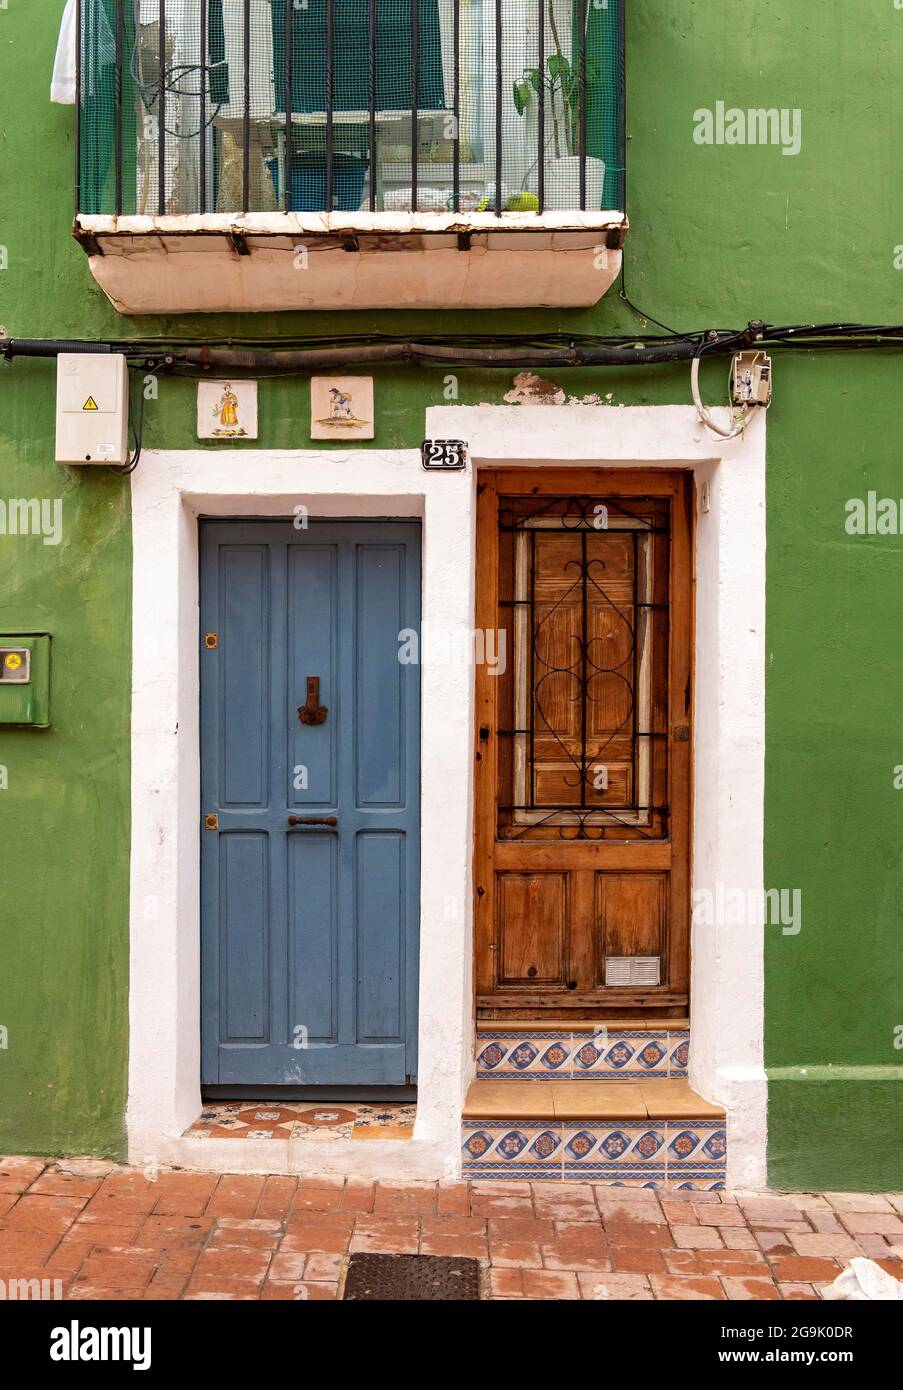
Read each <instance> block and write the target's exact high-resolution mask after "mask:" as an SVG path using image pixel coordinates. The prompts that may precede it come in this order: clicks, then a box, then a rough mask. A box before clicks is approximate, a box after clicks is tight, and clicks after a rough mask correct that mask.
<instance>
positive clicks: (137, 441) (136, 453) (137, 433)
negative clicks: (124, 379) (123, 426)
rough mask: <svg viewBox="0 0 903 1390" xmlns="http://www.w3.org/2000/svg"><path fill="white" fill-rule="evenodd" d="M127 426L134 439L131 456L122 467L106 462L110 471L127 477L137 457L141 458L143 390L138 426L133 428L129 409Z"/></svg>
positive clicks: (135, 463)
mask: <svg viewBox="0 0 903 1390" xmlns="http://www.w3.org/2000/svg"><path fill="white" fill-rule="evenodd" d="M129 398H130V399H131V392H129ZM129 428H130V429H131V431H132V439H133V441H134V450H133V452H132V457H131V458H130V459H129V460H128V461H127V462H126V463H125V464H123V465H122V467H119V466H118V465H116V464H114V463H108V464H107V467H108V468H109V470H110V472H111V473H118V474H119V477H120V478H127V477H128V476H129V474H130V473H134V471H135V469H136V468H137V467H138V461H139V459H140V458H141V445H142V441H143V437H144V392H143V391H142V392H141V404H140V406H139V407H138V428H137V429H136V428H135V425H134V422H133V420H132V412H131V411H129Z"/></svg>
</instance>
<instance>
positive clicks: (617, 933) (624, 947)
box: [595, 873, 670, 986]
mask: <svg viewBox="0 0 903 1390" xmlns="http://www.w3.org/2000/svg"><path fill="white" fill-rule="evenodd" d="M668 878H669V875H668V874H606V873H597V874H596V875H595V880H596V882H595V909H596V926H597V941H598V949H597V953H596V961H597V977H596V984H597V986H602V985H604V984H605V960H606V957H608V956H661V955H663V954H664V949H665V944H666V942H667V939H668V915H669V906H670V891H669V888H670V885H669V882H668Z"/></svg>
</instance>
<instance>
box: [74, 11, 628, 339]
mask: <svg viewBox="0 0 903 1390" xmlns="http://www.w3.org/2000/svg"><path fill="white" fill-rule="evenodd" d="M622 6H623V0H81V3H80V6H79V16H78V26H77V27H78V32H79V34H80V43H79V51H78V54H77V105H76V113H77V139H76V147H77V156H76V159H77V180H76V181H77V189H76V220H75V229H74V230H75V236H76V237H77V239H78V240H79V241H80V242H81V244H82V246H83V247H84V249H85V250H86V251H87V253H88V256H89V259H90V267H91V271H92V274H93V275H94V277H95V279H96V280H97V282H98V283H99V284H100V285H101V287H102V288H103V290H104V291H105V293H106V294H107V295H108V297H109V298H110V300H111V301H112V303H113V304H114V305H115V306H116V308H117V309H119V310H120V312H122V313H124V314H149V313H150V314H152V313H180V312H219V311H247V310H252V311H273V310H285V309H324V308H325V309H331V310H338V309H371V308H389V307H391V308H433V309H435V308H512V307H540V306H559V307H571V306H573V307H578V306H587V305H591V304H594V303H596V302H597V301H598V300H599V299H600V298H601V296H602V295H603V294H604V293H605V292H606V290H607V289H608V288H609V287H610V285H611V284H612V282H613V281H614V280H615V278H616V277H617V275H618V272H619V270H620V264H621V247H622V246H623V241H624V236H625V233H626V226H627V223H626V217H625V215H624V81H623V73H624V59H623V35H624V26H623V10H622Z"/></svg>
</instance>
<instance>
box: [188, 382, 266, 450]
mask: <svg viewBox="0 0 903 1390" xmlns="http://www.w3.org/2000/svg"><path fill="white" fill-rule="evenodd" d="M256 438H257V382H256V381H199V382H198V439H256Z"/></svg>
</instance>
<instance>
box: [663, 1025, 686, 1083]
mask: <svg viewBox="0 0 903 1390" xmlns="http://www.w3.org/2000/svg"><path fill="white" fill-rule="evenodd" d="M689 1068H690V1034H689V1033H687V1032H684V1033H669V1034H668V1075H669V1076H675V1077H676V1076H686V1075H687V1074H688V1072H689Z"/></svg>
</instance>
